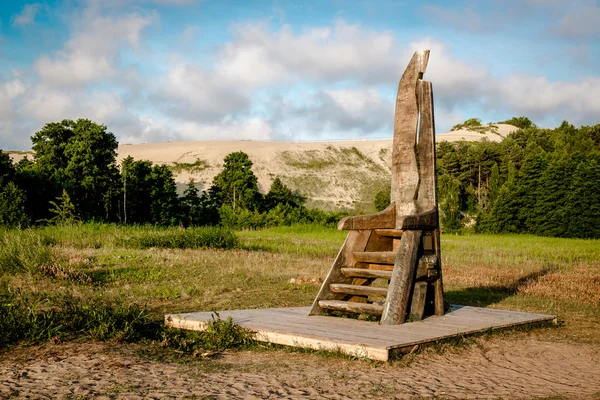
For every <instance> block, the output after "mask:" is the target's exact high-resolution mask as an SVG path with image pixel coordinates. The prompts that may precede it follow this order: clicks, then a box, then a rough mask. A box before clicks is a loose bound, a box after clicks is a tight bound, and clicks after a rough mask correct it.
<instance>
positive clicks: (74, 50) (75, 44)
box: [34, 13, 156, 86]
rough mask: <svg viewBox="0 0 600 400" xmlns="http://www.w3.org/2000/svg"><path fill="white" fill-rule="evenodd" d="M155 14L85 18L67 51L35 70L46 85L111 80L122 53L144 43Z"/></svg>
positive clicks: (40, 62) (42, 59) (40, 61)
mask: <svg viewBox="0 0 600 400" xmlns="http://www.w3.org/2000/svg"><path fill="white" fill-rule="evenodd" d="M155 17H156V15H155V14H152V13H150V14H148V15H142V14H138V13H133V14H126V15H123V16H119V17H111V16H98V15H94V16H89V15H84V18H83V20H81V21H78V22H77V23H76V25H75V27H74V29H73V33H72V35H71V38H70V39H69V40H68V41H67V43H66V45H65V47H64V48H63V49H62V50H60V51H58V52H57V53H56V54H55V55H54V57H51V56H48V55H42V56H41V57H40V58H39V59H38V60H37V61H36V62H35V64H34V69H35V71H36V73H37V75H38V77H39V78H40V80H41V81H42V82H43V83H44V84H50V85H67V86H69V85H70V86H73V85H74V86H77V85H81V84H87V83H92V82H94V81H97V80H101V79H105V78H110V77H111V76H113V75H114V74H115V68H117V67H118V61H119V60H118V56H119V50H120V49H121V48H122V47H123V46H130V47H135V46H137V45H139V43H140V37H141V33H142V30H143V29H144V28H145V27H146V26H148V25H149V24H151V23H152V21H153V19H154V18H155Z"/></svg>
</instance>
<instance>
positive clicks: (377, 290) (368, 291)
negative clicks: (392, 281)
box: [329, 283, 388, 297]
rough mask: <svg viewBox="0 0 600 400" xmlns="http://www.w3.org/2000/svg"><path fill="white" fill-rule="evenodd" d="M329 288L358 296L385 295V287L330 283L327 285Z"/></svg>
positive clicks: (334, 291)
mask: <svg viewBox="0 0 600 400" xmlns="http://www.w3.org/2000/svg"><path fill="white" fill-rule="evenodd" d="M329 290H330V291H331V292H333V293H345V294H353V295H358V296H383V297H385V296H387V292H388V291H387V288H382V287H374V286H362V285H347V284H344V283H332V284H331V285H329Z"/></svg>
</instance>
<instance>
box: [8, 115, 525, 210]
mask: <svg viewBox="0 0 600 400" xmlns="http://www.w3.org/2000/svg"><path fill="white" fill-rule="evenodd" d="M496 127H497V128H496ZM516 129H517V128H515V127H514V126H511V125H504V124H497V125H495V127H494V128H493V131H488V132H485V133H480V132H476V131H469V130H465V129H461V130H457V131H452V132H448V133H443V134H438V135H436V139H437V141H438V142H442V141H449V142H454V141H460V140H466V141H479V140H482V139H484V138H485V139H487V140H490V141H500V140H502V139H503V138H504V137H505V136H506V135H508V134H509V133H510V132H512V131H514V130H516ZM391 144H392V139H391V137H390V139H382V140H353V141H331V142H266V141H254V140H238V141H226V140H223V141H198V142H168V143H145V144H121V145H120V146H119V148H118V162H119V163H120V162H121V160H122V159H123V158H125V157H128V156H132V157H133V158H134V159H136V160H150V161H152V162H153V163H158V164H166V165H169V166H172V167H173V171H174V175H175V181H176V182H177V184H178V189H179V191H180V192H182V191H183V189H184V187H185V186H186V184H187V182H189V180H190V179H194V181H195V182H196V184H197V186H198V187H199V188H200V189H202V190H204V189H207V188H208V187H209V186H210V184H211V181H212V179H213V177H214V176H215V175H216V174H218V173H219V172H220V171H221V169H222V168H223V159H224V158H225V156H227V154H229V153H232V152H235V151H244V152H246V153H247V154H248V156H249V157H250V159H251V160H252V162H253V163H254V166H253V171H254V173H255V174H256V176H257V177H258V183H259V188H260V190H261V191H263V192H267V191H268V190H269V186H270V185H271V182H272V181H273V179H275V177H277V176H278V177H280V178H281V180H282V181H283V182H284V183H285V184H286V185H288V186H289V187H291V188H292V189H294V190H297V191H298V192H299V193H300V194H301V195H302V196H304V197H305V198H306V200H307V202H306V204H307V206H310V207H319V208H323V209H342V208H343V209H348V208H354V209H358V210H367V209H369V208H370V207H371V206H372V202H373V199H374V197H375V194H376V193H377V192H378V191H379V190H382V189H384V188H386V186H387V185H388V183H389V181H390V166H391ZM9 153H10V154H11V157H12V158H13V159H14V160H15V161H18V160H19V159H21V158H23V157H24V156H25V155H26V153H25V152H9ZM29 154H31V153H29Z"/></svg>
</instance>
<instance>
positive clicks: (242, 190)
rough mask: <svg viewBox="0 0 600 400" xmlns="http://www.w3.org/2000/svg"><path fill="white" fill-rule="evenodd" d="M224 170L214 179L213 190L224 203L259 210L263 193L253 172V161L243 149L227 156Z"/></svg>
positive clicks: (233, 206)
mask: <svg viewBox="0 0 600 400" xmlns="http://www.w3.org/2000/svg"><path fill="white" fill-rule="evenodd" d="M223 161H224V166H223V170H222V171H221V172H220V173H219V174H218V175H217V176H215V177H214V179H213V187H214V189H213V191H214V193H215V195H216V196H217V198H218V199H219V200H220V201H221V203H222V204H229V205H231V207H232V208H233V209H234V210H235V209H236V208H245V209H248V210H258V209H259V208H260V205H261V200H262V195H261V194H260V192H259V191H258V179H257V178H256V175H254V172H252V161H250V158H249V157H248V155H247V154H246V153H244V152H242V151H238V152H235V153H231V154H229V155H227V156H226V157H225V159H224V160H223Z"/></svg>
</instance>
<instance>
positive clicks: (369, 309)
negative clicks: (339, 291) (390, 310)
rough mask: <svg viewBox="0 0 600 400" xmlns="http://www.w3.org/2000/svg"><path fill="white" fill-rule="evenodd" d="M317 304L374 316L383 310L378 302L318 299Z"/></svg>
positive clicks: (331, 308) (328, 308) (322, 306)
mask: <svg viewBox="0 0 600 400" xmlns="http://www.w3.org/2000/svg"><path fill="white" fill-rule="evenodd" d="M319 306H320V307H321V308H324V309H327V310H334V311H347V312H353V313H365V314H370V315H375V316H378V315H381V312H382V311H383V306H380V305H379V304H367V303H354V302H350V301H339V300H322V301H319Z"/></svg>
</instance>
